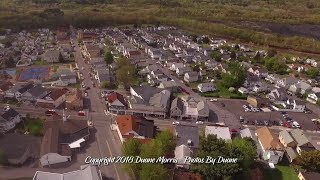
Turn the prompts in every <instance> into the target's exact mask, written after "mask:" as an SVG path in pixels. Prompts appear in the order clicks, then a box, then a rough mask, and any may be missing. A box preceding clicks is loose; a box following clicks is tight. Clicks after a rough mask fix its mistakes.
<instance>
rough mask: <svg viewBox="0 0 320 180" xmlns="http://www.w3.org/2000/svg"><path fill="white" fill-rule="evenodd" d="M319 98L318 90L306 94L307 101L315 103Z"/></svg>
mask: <svg viewBox="0 0 320 180" xmlns="http://www.w3.org/2000/svg"><path fill="white" fill-rule="evenodd" d="M319 100H320V92H317V93H310V94H308V97H307V101H309V102H310V103H312V104H316V103H317V102H319Z"/></svg>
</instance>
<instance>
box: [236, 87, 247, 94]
mask: <svg viewBox="0 0 320 180" xmlns="http://www.w3.org/2000/svg"><path fill="white" fill-rule="evenodd" d="M238 92H239V93H241V94H248V93H249V90H248V89H246V88H244V87H240V88H239V89H238Z"/></svg>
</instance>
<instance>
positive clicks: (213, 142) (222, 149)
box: [191, 135, 241, 179]
mask: <svg viewBox="0 0 320 180" xmlns="http://www.w3.org/2000/svg"><path fill="white" fill-rule="evenodd" d="M207 156H210V157H212V158H218V157H219V156H222V157H224V158H231V154H230V153H229V149H228V147H227V144H226V142H225V141H224V140H222V139H218V138H217V137H216V136H215V135H208V136H207V137H200V143H199V149H198V150H197V152H196V153H195V155H194V157H199V158H204V159H206V158H207ZM191 170H192V171H193V172H196V173H199V174H200V175H201V177H202V179H222V178H223V177H225V176H233V175H235V174H237V173H239V172H240V170H241V169H240V167H239V164H237V163H229V164H228V163H219V164H215V165H212V164H208V163H196V164H192V166H191Z"/></svg>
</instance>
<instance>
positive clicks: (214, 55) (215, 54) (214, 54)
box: [210, 51, 222, 62]
mask: <svg viewBox="0 0 320 180" xmlns="http://www.w3.org/2000/svg"><path fill="white" fill-rule="evenodd" d="M210 57H211V58H212V59H213V60H215V61H217V62H220V61H221V58H222V55H221V53H220V52H217V51H212V52H211V54H210Z"/></svg>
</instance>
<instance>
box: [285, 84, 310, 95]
mask: <svg viewBox="0 0 320 180" xmlns="http://www.w3.org/2000/svg"><path fill="white" fill-rule="evenodd" d="M311 89H312V87H311V85H310V84H308V83H306V82H298V83H296V84H292V85H291V86H289V89H288V90H289V91H290V92H292V93H293V94H302V95H303V94H305V93H308V92H310V91H311Z"/></svg>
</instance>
